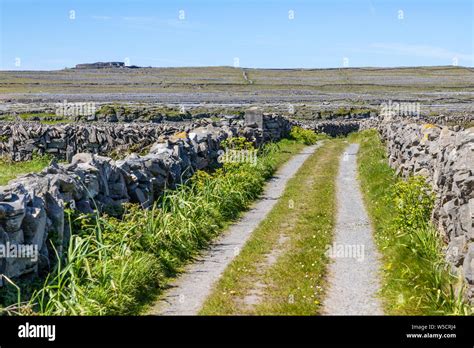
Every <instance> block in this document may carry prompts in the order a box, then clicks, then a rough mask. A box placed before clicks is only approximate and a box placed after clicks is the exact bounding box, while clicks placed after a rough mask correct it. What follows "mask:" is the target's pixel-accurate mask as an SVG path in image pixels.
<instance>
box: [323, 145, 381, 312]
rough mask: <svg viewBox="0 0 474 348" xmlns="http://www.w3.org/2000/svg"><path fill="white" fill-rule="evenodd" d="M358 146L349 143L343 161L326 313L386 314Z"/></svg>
mask: <svg viewBox="0 0 474 348" xmlns="http://www.w3.org/2000/svg"><path fill="white" fill-rule="evenodd" d="M358 150H359V145H358V144H350V145H349V146H348V147H347V149H346V151H345V153H344V155H343V156H342V158H341V161H340V168H339V174H338V177H337V191H336V194H337V205H338V210H337V211H338V212H337V222H336V229H335V233H334V239H333V244H332V248H331V258H332V262H331V263H330V265H329V270H328V289H327V292H326V299H325V301H324V306H323V311H322V313H323V314H325V315H383V310H382V304H381V301H380V299H379V298H378V297H377V292H378V291H379V289H380V281H379V270H380V262H379V255H378V252H377V248H376V246H375V243H374V240H373V232H372V227H371V225H370V220H369V217H368V214H367V211H366V209H365V206H364V203H363V200H362V193H361V190H360V185H359V182H358V180H357V156H356V155H357V152H358Z"/></svg>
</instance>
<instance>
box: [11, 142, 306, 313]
mask: <svg viewBox="0 0 474 348" xmlns="http://www.w3.org/2000/svg"><path fill="white" fill-rule="evenodd" d="M302 147H303V145H302V144H300V143H297V142H295V141H289V140H283V141H281V142H280V143H279V144H268V145H266V146H265V147H264V148H262V149H261V150H260V152H259V156H258V160H257V164H256V165H255V166H253V165H251V164H249V163H240V164H238V165H236V164H235V163H231V164H229V165H226V164H224V166H223V167H222V168H220V169H217V170H216V171H214V172H212V173H207V172H203V171H199V172H197V173H196V174H195V175H194V176H193V177H192V178H191V179H190V180H189V181H188V182H187V183H186V184H183V185H181V186H179V187H178V188H177V189H175V190H167V191H165V192H164V194H163V196H162V197H161V199H160V200H159V201H158V202H157V203H156V204H155V205H154V206H153V208H152V209H149V210H144V209H141V208H140V207H139V206H136V205H128V206H126V209H125V213H124V215H123V216H122V217H121V218H120V219H118V218H112V217H107V216H99V215H93V216H90V215H89V216H86V215H77V214H75V213H73V212H68V218H69V222H70V223H69V225H70V226H71V228H72V231H71V232H72V233H71V239H70V242H69V247H68V250H67V253H66V258H65V259H63V260H60V259H58V263H57V265H56V267H55V270H54V271H53V272H52V273H50V274H49V276H48V277H47V279H46V280H45V282H44V284H43V286H42V287H41V288H40V289H39V290H37V291H35V292H34V293H33V295H32V296H31V298H30V299H29V301H28V304H27V305H25V306H23V307H22V309H23V314H30V313H31V310H33V311H34V312H35V313H37V314H42V315H125V314H138V313H140V312H141V311H142V310H143V309H144V306H146V305H147V303H149V302H150V300H152V298H153V297H154V296H156V295H157V294H158V293H159V291H160V289H161V288H162V287H163V286H165V284H166V279H167V277H170V276H173V275H174V274H176V273H177V272H179V271H180V270H181V269H182V266H183V265H184V264H185V263H186V262H188V261H189V260H190V259H191V258H192V257H193V256H195V255H197V253H198V252H199V250H200V249H202V248H203V247H204V246H206V245H208V244H209V242H210V241H211V240H212V238H213V237H215V236H216V235H217V234H218V233H219V232H220V231H222V229H223V228H224V227H225V226H226V224H228V223H229V222H230V221H231V220H233V219H235V218H236V217H238V215H239V214H240V212H241V211H243V210H244V209H246V208H247V207H248V205H249V204H250V203H251V201H252V200H254V199H255V198H257V197H258V195H259V194H260V193H261V192H262V190H263V186H264V182H265V180H266V179H268V178H269V177H270V176H271V175H272V173H273V172H274V171H275V169H276V167H277V166H278V165H279V164H280V163H282V162H283V161H284V160H286V159H287V158H289V157H290V156H291V155H292V154H293V153H295V152H297V151H299V150H300V149H301V148H302ZM20 312H21V308H20Z"/></svg>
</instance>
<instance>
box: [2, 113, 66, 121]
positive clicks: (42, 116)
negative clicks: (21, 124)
mask: <svg viewBox="0 0 474 348" xmlns="http://www.w3.org/2000/svg"><path fill="white" fill-rule="evenodd" d="M18 118H20V119H21V120H23V121H28V122H40V123H42V124H58V123H68V122H70V120H69V119H67V118H65V117H64V116H58V115H55V114H48V113H23V114H19V115H17V116H12V115H6V116H1V117H0V120H1V121H17V120H18Z"/></svg>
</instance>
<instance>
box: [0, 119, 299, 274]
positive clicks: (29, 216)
mask: <svg viewBox="0 0 474 348" xmlns="http://www.w3.org/2000/svg"><path fill="white" fill-rule="evenodd" d="M262 125H263V128H259V127H257V125H256V124H251V123H250V124H247V125H244V124H243V122H235V124H232V125H231V124H228V125H219V126H214V125H213V124H208V125H207V126H205V127H204V126H201V127H197V128H193V129H190V130H187V131H181V132H177V133H175V134H173V135H164V134H161V135H160V136H159V141H158V142H156V143H155V144H154V145H153V146H152V147H151V149H150V151H149V153H148V154H147V155H145V156H139V155H137V154H131V155H129V156H127V157H126V158H125V159H123V160H113V159H111V158H108V157H104V156H100V155H97V154H91V153H78V154H75V155H74V156H72V159H71V163H69V164H57V163H55V162H53V163H52V164H51V165H50V166H48V167H47V168H45V169H44V170H43V171H42V172H40V173H36V174H27V175H23V176H21V177H19V178H17V179H14V180H11V181H10V182H9V184H8V185H7V186H3V187H0V245H7V243H9V244H10V245H17V246H20V245H22V246H31V247H35V246H36V247H37V248H38V251H39V258H38V259H37V260H33V259H32V258H0V275H1V274H4V275H6V276H8V277H10V278H17V277H20V276H22V275H26V274H33V275H36V274H38V273H43V272H47V271H48V270H49V269H50V263H51V261H52V260H54V253H53V250H52V249H51V246H50V243H48V240H52V241H53V242H54V244H55V245H56V247H57V248H58V250H59V252H60V253H62V249H63V248H64V247H66V246H67V241H68V240H69V231H70V229H69V226H68V222H67V219H65V217H64V210H65V209H66V208H70V209H75V210H77V211H79V212H82V213H93V212H94V211H99V212H106V213H108V214H110V215H113V214H119V213H120V211H121V208H122V205H123V204H124V203H127V202H132V203H139V204H140V205H141V206H142V207H144V208H147V207H149V206H150V205H151V204H152V203H153V202H154V201H155V200H156V199H158V197H159V196H160V194H161V193H162V192H163V190H164V189H165V188H174V187H175V186H176V185H177V184H179V183H181V182H182V181H183V180H185V179H186V178H189V177H190V176H191V175H192V174H193V173H194V172H195V171H196V170H199V169H204V168H209V167H211V166H213V165H216V164H217V158H218V155H219V154H218V151H219V149H220V144H221V142H222V141H223V140H225V139H227V138H229V137H234V136H242V137H245V138H246V139H247V140H249V141H252V142H254V143H256V144H258V145H259V144H261V143H262V142H265V141H269V140H275V141H276V140H279V139H280V138H282V137H284V136H286V135H287V134H288V132H289V130H290V128H291V124H290V122H289V121H288V120H287V119H285V118H283V117H279V116H272V115H266V116H264V117H263V124H262ZM50 129H57V128H56V127H53V128H50ZM83 129H87V128H83ZM0 279H1V277H0Z"/></svg>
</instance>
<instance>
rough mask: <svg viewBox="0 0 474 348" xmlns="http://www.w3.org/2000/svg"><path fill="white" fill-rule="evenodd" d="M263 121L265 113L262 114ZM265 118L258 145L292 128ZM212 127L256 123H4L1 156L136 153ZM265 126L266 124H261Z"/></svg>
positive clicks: (279, 119)
mask: <svg viewBox="0 0 474 348" xmlns="http://www.w3.org/2000/svg"><path fill="white" fill-rule="evenodd" d="M259 116H260V118H262V114H260V115H259ZM263 119H265V122H263V130H264V132H263V134H262V135H261V137H259V138H255V139H253V141H254V142H255V143H256V144H257V145H258V144H260V143H261V142H262V141H268V140H271V139H273V138H275V139H279V138H281V137H282V133H285V132H288V131H289V129H290V128H291V126H290V123H289V121H288V120H286V119H284V118H282V117H277V116H273V115H269V114H265V115H264V117H263ZM209 124H212V125H214V126H216V127H220V126H237V127H241V128H245V127H246V128H247V130H246V131H247V132H248V129H250V128H252V127H253V128H255V127H257V126H258V125H257V124H255V123H246V122H244V120H231V119H222V120H220V121H215V122H212V121H207V120H196V121H193V122H173V123H164V124H152V123H128V124H123V123H122V124H110V123H100V124H93V125H91V124H77V123H75V124H63V125H43V124H38V123H33V122H30V123H14V122H11V123H10V122H9V123H3V124H0V157H6V158H8V159H10V160H13V161H24V160H30V159H31V158H32V157H33V154H34V153H37V154H39V155H43V154H51V155H53V156H54V157H55V158H58V159H62V160H67V161H70V160H71V159H72V156H74V155H75V154H76V153H81V152H88V153H94V154H99V155H108V154H110V153H111V152H112V151H116V152H120V151H130V150H132V151H135V152H139V151H141V150H142V149H144V148H146V147H147V146H150V145H151V144H153V143H155V142H156V141H160V138H161V137H163V136H167V135H171V134H174V133H177V132H183V131H184V132H189V131H190V130H191V129H193V128H197V127H201V126H207V125H209ZM260 127H262V125H260Z"/></svg>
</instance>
